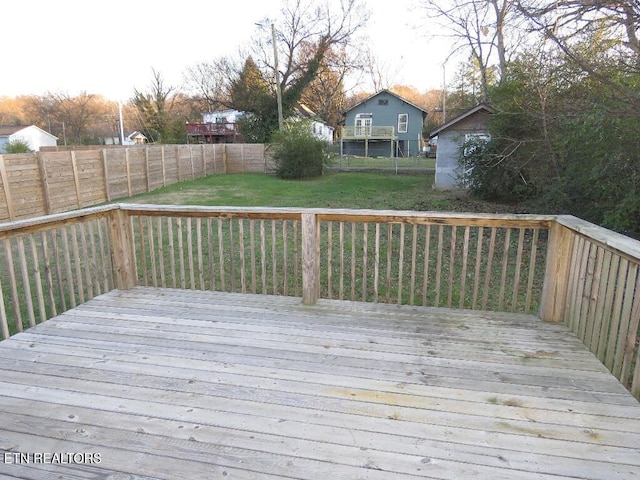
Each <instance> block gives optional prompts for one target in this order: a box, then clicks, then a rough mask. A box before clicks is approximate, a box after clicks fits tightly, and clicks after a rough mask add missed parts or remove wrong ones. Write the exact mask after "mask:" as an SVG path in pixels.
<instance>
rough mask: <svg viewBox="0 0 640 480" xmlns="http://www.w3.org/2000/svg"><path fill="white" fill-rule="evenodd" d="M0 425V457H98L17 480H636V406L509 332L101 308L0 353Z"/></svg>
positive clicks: (129, 302)
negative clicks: (6, 452)
mask: <svg viewBox="0 0 640 480" xmlns="http://www.w3.org/2000/svg"><path fill="white" fill-rule="evenodd" d="M303 224H304V222H303ZM148 225H149V227H150V226H151V224H148ZM238 228H241V227H239V226H238ZM198 229H200V224H199V222H198ZM210 230H212V228H208V229H207V232H208V231H210ZM263 230H264V229H263V228H262V224H261V229H260V236H261V240H260V243H261V251H262V250H266V246H264V243H265V238H266V232H264V233H263ZM209 243H210V244H211V241H209ZM412 250H413V247H412ZM412 255H413V252H412ZM210 256H213V255H210ZM263 270H264V268H263ZM262 281H263V282H264V280H262ZM635 305H637V304H634V307H633V308H634V309H637V307H636V306H635ZM0 411H2V412H3V414H2V415H3V416H2V420H3V421H2V423H1V424H0V449H7V448H11V449H12V450H14V451H15V450H17V451H40V450H42V451H58V450H64V451H81V452H82V451H92V452H96V451H99V452H100V453H101V455H102V457H103V459H104V460H103V462H101V464H100V465H98V466H97V468H96V469H94V470H92V469H91V466H87V465H78V466H73V465H65V466H63V467H61V468H62V470H57V469H56V468H55V467H52V466H49V467H40V466H38V467H35V466H33V465H31V466H24V468H21V467H20V466H19V465H13V466H12V467H11V470H9V471H8V474H9V475H12V476H16V477H19V478H47V474H52V473H55V474H58V475H63V476H67V477H77V478H106V476H107V475H112V474H121V475H135V476H139V477H143V478H144V477H152V478H185V479H186V478H207V477H211V476H213V477H214V478H223V476H225V473H224V472H226V476H230V477H231V478H241V479H244V478H265V479H269V480H270V479H271V478H301V479H303V478H304V479H324V478H326V476H327V473H328V472H330V474H331V476H332V477H335V478H338V479H345V480H346V479H349V480H351V479H353V478H371V479H374V480H376V479H377V480H383V479H384V480H387V479H389V478H403V479H405V478H406V479H413V478H416V479H417V478H438V479H441V480H450V479H454V478H455V479H472V478H491V479H500V480H511V479H513V478H522V479H530V480H534V479H536V480H537V479H541V480H559V479H569V478H590V479H594V480H600V479H602V480H604V479H607V480H609V479H614V480H618V479H627V478H633V477H634V476H637V475H638V474H640V457H639V456H638V454H637V445H638V444H640V404H638V402H637V401H636V400H635V399H633V397H631V396H630V395H629V393H628V392H627V391H626V390H625V389H624V388H623V387H622V385H620V384H619V383H618V382H617V381H616V380H615V379H614V378H613V376H612V375H611V374H610V373H609V372H608V371H606V369H605V368H604V366H603V365H602V364H600V363H599V362H598V361H597V359H596V358H595V357H594V356H593V355H592V354H590V353H588V352H587V350H586V348H585V347H584V346H583V345H581V343H580V341H579V340H578V339H577V338H576V337H575V336H574V335H572V334H571V333H570V332H569V331H568V330H567V328H566V327H565V326H564V325H562V324H553V323H545V322H542V321H539V320H538V319H536V318H535V317H533V316H529V315H524V314H506V313H488V312H477V311H462V312H461V311H454V310H449V309H441V308H435V309H433V308H424V307H413V306H397V305H381V304H365V303H358V302H344V301H342V302H341V301H337V300H319V301H318V302H317V303H316V304H315V305H313V306H309V305H303V304H302V303H301V301H300V298H294V297H277V296H267V295H251V294H246V295H242V294H226V293H220V292H205V291H195V290H189V291H182V290H174V289H157V288H153V287H146V288H141V287H136V288H133V289H130V290H123V291H113V292H110V293H108V294H105V295H100V296H98V297H96V298H94V299H92V300H90V301H89V302H87V303H85V304H83V305H80V306H79V307H77V308H75V309H73V310H71V311H69V312H66V313H64V314H62V315H61V316H59V317H56V318H54V319H51V320H48V321H47V322H44V323H42V324H39V325H37V326H36V327H34V328H30V329H29V330H27V331H26V332H23V333H20V334H17V335H14V336H13V337H11V338H10V339H9V340H7V341H5V342H0ZM143 459H144V460H143Z"/></svg>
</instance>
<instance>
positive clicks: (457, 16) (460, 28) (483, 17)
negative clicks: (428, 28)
mask: <svg viewBox="0 0 640 480" xmlns="http://www.w3.org/2000/svg"><path fill="white" fill-rule="evenodd" d="M421 5H422V6H423V8H424V10H425V11H426V15H427V17H428V18H430V19H433V20H434V21H436V22H438V23H439V24H440V27H441V28H442V29H443V30H444V31H445V32H448V33H447V34H446V36H448V37H450V38H452V39H454V41H455V45H454V53H455V52H456V51H460V50H467V51H469V52H470V55H471V58H472V60H473V61H475V62H477V65H478V68H479V71H480V78H481V86H482V97H483V99H484V100H485V101H486V100H487V99H488V92H489V88H488V87H489V69H490V67H491V65H492V62H493V61H494V58H495V57H496V56H497V66H498V73H499V77H500V78H503V76H504V73H505V72H506V69H507V63H508V57H509V47H508V45H507V32H506V28H507V25H510V27H511V28H512V29H513V31H514V32H515V31H516V23H517V22H516V19H515V16H514V15H512V14H513V13H514V11H515V8H514V5H513V1H512V0H486V1H480V0H423V1H422V2H421Z"/></svg>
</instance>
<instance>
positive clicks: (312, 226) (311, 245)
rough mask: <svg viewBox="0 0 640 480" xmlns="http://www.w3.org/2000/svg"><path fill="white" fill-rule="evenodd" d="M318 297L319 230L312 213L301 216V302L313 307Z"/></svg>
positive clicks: (316, 218) (316, 220)
mask: <svg viewBox="0 0 640 480" xmlns="http://www.w3.org/2000/svg"><path fill="white" fill-rule="evenodd" d="M319 296H320V228H319V224H318V217H317V215H315V214H313V213H303V214H302V302H303V303H304V304H306V305H313V304H315V303H316V302H317V301H318V297H319Z"/></svg>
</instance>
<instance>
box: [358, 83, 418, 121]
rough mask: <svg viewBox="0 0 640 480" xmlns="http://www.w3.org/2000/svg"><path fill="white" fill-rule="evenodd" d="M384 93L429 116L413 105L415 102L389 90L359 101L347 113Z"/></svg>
mask: <svg viewBox="0 0 640 480" xmlns="http://www.w3.org/2000/svg"><path fill="white" fill-rule="evenodd" d="M383 93H387V94H389V95H393V96H394V97H396V98H398V99H400V100H401V101H403V102H405V103H407V104H409V105H411V106H412V107H415V108H417V109H418V110H420V111H421V112H423V113H424V114H425V115H426V114H427V111H426V110H425V109H424V108H422V107H419V106H418V105H416V104H415V103H413V102H410V101H409V100H407V99H406V98H404V97H401V96H400V95H398V94H397V93H393V92H392V91H391V90H389V89H384V90H380V91H379V92H377V93H374V94H373V95H369V96H368V97H367V98H365V99H364V100H361V101H359V102H358V103H356V104H355V105H354V106H353V107H351V108H348V109H347V110H346V111H347V112H349V111H351V110H353V109H354V108H357V107H359V106H360V105H362V104H363V103H365V102H368V101H369V100H371V99H372V98H375V97H377V96H378V95H381V94H383Z"/></svg>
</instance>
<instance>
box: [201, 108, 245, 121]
mask: <svg viewBox="0 0 640 480" xmlns="http://www.w3.org/2000/svg"><path fill="white" fill-rule="evenodd" d="M244 116H245V113H244V112H240V111H238V110H233V109H230V108H229V109H226V110H216V111H215V112H206V113H203V114H202V123H238V120H240V119H241V118H242V117H244Z"/></svg>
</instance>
